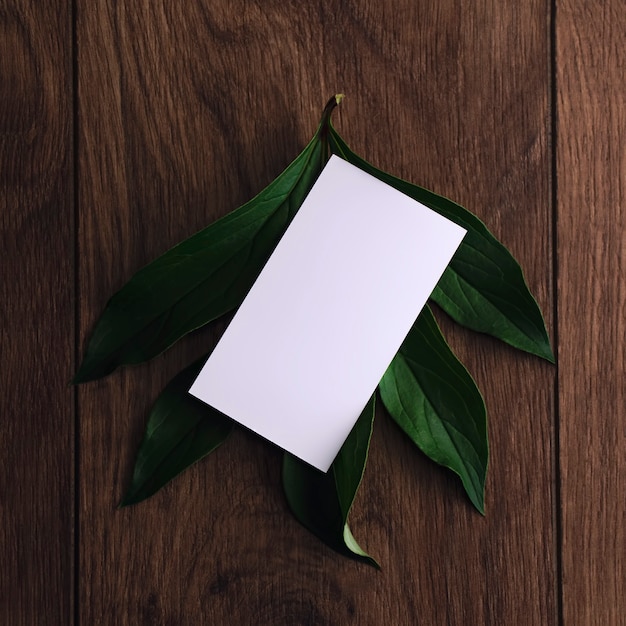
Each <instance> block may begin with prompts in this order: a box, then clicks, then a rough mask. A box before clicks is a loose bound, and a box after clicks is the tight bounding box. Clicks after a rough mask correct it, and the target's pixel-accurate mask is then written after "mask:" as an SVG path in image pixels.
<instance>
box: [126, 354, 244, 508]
mask: <svg viewBox="0 0 626 626" xmlns="http://www.w3.org/2000/svg"><path fill="white" fill-rule="evenodd" d="M205 361H206V357H205V358H204V359H201V360H200V361H198V362H196V363H194V364H193V365H190V366H189V367H187V368H186V369H184V370H183V371H182V372H181V373H180V374H178V376H176V377H174V378H173V379H172V380H171V381H170V383H169V384H168V385H167V387H165V389H164V390H163V392H162V393H161V395H160V396H159V397H158V399H157V401H156V403H155V405H154V406H153V407H152V411H151V413H150V417H149V418H148V425H147V427H146V433H145V435H144V438H143V441H142V442H141V446H140V448H139V452H138V454H137V461H136V462H135V469H134V472H133V479H132V483H131V486H130V488H129V490H128V492H127V493H126V495H125V497H124V499H123V501H122V503H121V506H127V505H129V504H136V503H137V502H141V501H142V500H145V499H146V498H148V497H150V496H151V495H152V494H154V493H156V492H157V491H158V490H159V489H160V488H161V487H163V486H164V485H165V484H166V483H168V482H169V481H170V480H172V478H174V477H175V476H177V475H178V474H180V472H182V471H183V470H184V469H186V468H188V467H189V466H190V465H193V464H194V463H195V462H196V461H199V460H200V459H201V458H203V457H205V456H206V455H207V454H209V453H210V452H212V451H213V450H215V448H217V447H218V446H219V445H220V444H221V443H222V442H223V441H224V440H225V439H226V437H227V436H228V435H229V433H230V432H231V430H232V428H233V422H232V421H231V420H230V419H228V418H227V417H225V416H224V415H222V414H221V413H219V412H218V411H216V410H215V409H212V408H211V407H209V406H207V405H206V404H204V403H203V402H200V400H197V399H196V398H194V397H193V396H190V395H189V394H188V393H187V390H188V389H189V387H190V386H191V384H192V382H193V381H194V379H195V377H196V376H197V375H198V372H199V371H200V369H201V368H202V365H203V364H204V362H205Z"/></svg>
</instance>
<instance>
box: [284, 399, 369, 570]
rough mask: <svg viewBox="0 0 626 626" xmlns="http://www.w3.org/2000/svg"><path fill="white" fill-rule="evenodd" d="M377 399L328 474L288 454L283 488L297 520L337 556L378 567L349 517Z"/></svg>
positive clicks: (360, 421) (363, 462) (356, 425)
mask: <svg viewBox="0 0 626 626" xmlns="http://www.w3.org/2000/svg"><path fill="white" fill-rule="evenodd" d="M374 406H375V400H374V397H372V398H371V399H370V401H369V402H368V403H367V405H366V407H365V409H364V410H363V412H362V413H361V416H360V417H359V419H358V420H357V422H356V424H355V426H354V428H353V429H352V431H351V432H350V435H349V436H348V438H347V439H346V441H345V443H344V444H343V446H342V447H341V450H340V451H339V453H338V454H337V457H336V458H335V460H334V461H333V464H332V465H331V467H330V469H329V470H328V472H326V473H323V472H320V471H319V470H318V469H316V468H314V467H312V466H311V465H308V464H307V463H305V462H304V461H300V460H299V459H297V458H296V457H294V456H292V455H290V454H286V455H285V457H284V461H283V486H284V489H285V494H286V496H287V501H288V502H289V506H290V507H291V510H292V511H293V513H294V515H295V516H296V518H297V519H298V520H299V521H300V522H301V523H302V524H303V525H304V526H306V527H307V528H308V529H309V530H310V531H311V532H313V533H314V534H316V535H317V536H318V537H319V538H320V539H321V540H322V541H324V542H325V543H326V544H327V545H328V546H329V547H331V548H332V549H333V550H336V551H337V552H339V553H341V554H344V555H347V556H350V557H352V558H355V559H359V560H362V561H365V562H367V563H369V564H370V565H373V566H374V567H378V564H377V563H376V561H375V560H374V559H373V558H372V557H371V556H369V555H368V554H367V553H366V552H364V551H363V549H362V548H361V547H360V546H359V545H358V543H357V542H356V540H355V539H354V537H353V536H352V533H351V532H350V528H349V527H348V515H349V513H350V508H351V507H352V503H353V501H354V497H355V496H356V493H357V490H358V488H359V485H360V483H361V479H362V477H363V472H364V471H365V463H366V461H367V452H368V449H369V442H370V437H371V435H372V426H373V423H374Z"/></svg>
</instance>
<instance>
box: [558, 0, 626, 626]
mask: <svg viewBox="0 0 626 626" xmlns="http://www.w3.org/2000/svg"><path fill="white" fill-rule="evenodd" d="M561 5H562V6H560V7H559V20H558V21H557V42H558V48H557V59H558V61H559V62H558V78H557V80H558V83H557V84H558V85H559V94H558V95H559V99H558V109H559V140H558V150H557V157H558V168H557V174H558V185H559V186H558V189H559V192H558V198H559V204H558V210H557V217H558V221H557V225H558V227H557V233H558V249H557V250H558V253H557V261H558V268H559V269H558V285H559V298H558V306H559V321H558V326H559V337H560V342H559V357H560V373H559V406H560V420H559V422H560V443H561V447H560V449H561V454H560V464H561V472H562V488H561V494H562V497H561V515H562V528H563V531H562V532H563V548H562V554H563V584H562V590H563V609H564V610H563V615H564V623H565V624H575V623H580V624H623V623H626V611H625V609H626V425H625V422H624V417H625V416H626V393H625V390H626V380H625V375H626V151H625V150H624V146H625V145H626V83H625V81H624V77H625V76H626V63H625V62H624V58H623V54H622V51H623V50H624V49H625V48H626V20H625V19H624V9H625V8H626V6H625V5H624V3H623V2H618V1H614V2H607V3H606V4H603V5H602V6H601V7H596V8H598V9H600V10H595V8H594V7H592V6H591V5H587V4H586V3H584V2H582V3H579V2H575V1H573V0H570V1H563V2H562V3H561Z"/></svg>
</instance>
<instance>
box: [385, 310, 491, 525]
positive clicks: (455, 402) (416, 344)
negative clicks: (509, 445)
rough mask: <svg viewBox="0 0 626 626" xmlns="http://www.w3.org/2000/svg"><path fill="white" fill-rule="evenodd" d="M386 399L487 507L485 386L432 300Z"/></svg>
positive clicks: (391, 377)
mask: <svg viewBox="0 0 626 626" xmlns="http://www.w3.org/2000/svg"><path fill="white" fill-rule="evenodd" d="M379 390H380V395H381V399H382V401H383V404H384V405H385V407H386V409H387V411H389V414H390V415H391V416H392V417H393V419H394V420H395V421H396V422H397V423H398V425H399V426H400V428H402V430H403V431H404V432H405V433H406V434H407V435H408V436H409V437H410V438H411V440H412V441H413V442H414V443H415V444H416V445H417V446H418V447H419V448H420V449H421V450H422V451H423V452H424V453H425V454H426V455H427V456H429V457H430V458H431V459H432V460H433V461H436V462H437V463H440V464H441V465H444V466H445V467H448V468H450V469H451V470H453V471H454V472H456V473H457V474H458V475H459V476H460V477H461V480H462V482H463V486H464V487H465V490H466V491H467V495H468V496H469V498H470V500H471V501H472V503H473V504H474V506H475V507H476V508H477V509H478V510H479V511H480V512H481V513H484V492H485V478H486V474H487V461H488V457H489V449H488V443H487V414H486V411H485V404H484V402H483V399H482V396H481V395H480V391H479V390H478V388H477V387H476V383H475V382H474V380H473V379H472V377H471V376H470V375H469V373H468V372H467V370H466V369H465V368H464V367H463V365H462V364H461V363H460V362H459V360H458V359H457V358H456V356H455V355H454V354H453V352H452V351H451V350H450V347H449V346H448V344H447V343H446V340H445V339H444V338H443V336H442V335H441V331H440V330H439V327H438V326H437V322H436V321H435V318H434V317H433V314H432V313H431V311H430V308H429V307H428V305H426V306H425V307H424V309H423V310H422V312H421V314H420V316H419V317H418V319H417V321H416V322H415V324H414V325H413V328H411V330H410V331H409V334H408V335H407V337H406V339H405V341H404V343H403V344H402V346H401V347H400V350H399V351H398V354H397V355H396V356H395V357H394V359H393V361H392V362H391V365H390V366H389V368H388V369H387V371H386V372H385V375H384V376H383V378H382V380H381V381H380V384H379Z"/></svg>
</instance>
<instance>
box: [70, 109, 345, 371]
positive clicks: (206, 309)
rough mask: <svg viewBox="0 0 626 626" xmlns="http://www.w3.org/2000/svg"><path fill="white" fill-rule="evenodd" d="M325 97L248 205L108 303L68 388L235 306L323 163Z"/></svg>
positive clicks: (139, 357) (138, 358)
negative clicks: (278, 170) (286, 159)
mask: <svg viewBox="0 0 626 626" xmlns="http://www.w3.org/2000/svg"><path fill="white" fill-rule="evenodd" d="M339 101H340V97H339V96H336V97H335V98H332V99H331V100H330V102H329V103H328V105H327V106H326V109H325V110H324V114H323V116H322V122H321V123H320V126H319V128H318V130H317V132H316V133H315V135H314V137H313V139H312V140H311V141H310V143H309V144H308V145H307V147H306V148H305V149H304V150H303V151H302V153H301V154H300V155H299V156H298V157H297V158H296V159H295V160H294V161H293V162H292V163H291V164H290V165H289V166H288V167H287V169H285V170H284V171H283V173H282V174H280V175H279V176H278V178H276V179H275V180H274V181H273V182H272V183H270V184H269V185H268V186H267V187H266V188H265V189H264V190H263V191H261V193H259V194H258V195H257V196H256V197H255V198H253V199H252V200H250V201H249V202H247V203H246V204H244V205H243V206H241V207H239V208H238V209H236V210H235V211H232V212H231V213H229V214H228V215H226V216H225V217H223V218H221V219H220V220H218V221H216V222H214V223H213V224H211V225H210V226H208V227H207V228H205V229H204V230H201V231H200V232H198V233H196V234H195V235H193V236H192V237H190V238H189V239H187V240H185V241H183V242H182V243H180V244H178V245H177V246H175V247H174V248H172V249H171V250H169V251H168V252H166V253H165V254H164V255H163V256H161V257H159V258H158V259H157V260H155V261H153V262H152V263H150V264H149V265H147V266H146V267H144V268H143V269H141V270H139V271H138V272H137V273H136V274H135V275H134V276H133V277H132V278H131V279H130V281H129V282H128V283H127V284H126V285H125V286H124V287H123V288H122V289H121V290H120V291H118V292H117V293H116V294H115V295H114V296H113V297H112V298H111V299H110V300H109V302H108V304H107V306H106V308H105V310H104V312H103V314H102V316H101V318H100V319H99V321H98V323H97V325H96V327H95V329H94V331H93V334H92V336H91V339H90V341H89V344H88V347H87V351H86V355H85V357H84V360H83V362H82V364H81V366H80V369H79V371H78V373H77V374H76V376H75V377H74V380H73V382H74V383H83V382H87V381H89V380H94V379H96V378H100V377H102V376H106V375H107V374H110V373H111V372H112V371H113V370H115V369H116V368H117V367H118V366H120V365H125V364H133V363H141V362H143V361H146V360H148V359H151V358H153V357H154V356H156V355H158V354H160V353H161V352H163V350H165V349H166V348H168V347H169V346H171V345H172V344H173V343H174V342H175V341H177V340H178V339H180V338H181V337H182V336H184V335H186V334H187V333H189V332H190V331H192V330H195V329H196V328H199V327H200V326H203V325H204V324H207V323H208V322H210V321H212V320H214V319H216V318H217V317H219V316H220V315H223V314H224V313H226V312H228V311H230V310H232V309H234V308H235V307H237V306H239V304H240V303H241V301H242V300H243V298H244V297H245V295H246V294H247V293H248V291H249V289H250V287H251V286H252V284H253V283H254V281H255V280H256V277H257V276H258V274H259V273H260V271H261V269H262V268H263V266H264V265H265V262H266V261H267V259H268V258H269V256H270V254H271V253H272V251H273V250H274V248H275V246H276V244H277V243H278V241H279V239H280V238H281V236H282V235H283V233H284V232H285V229H286V228H287V226H288V225H289V223H290V222H291V220H292V218H293V217H294V215H295V214H296V212H297V211H298V209H299V208H300V205H301V204H302V202H303V201H304V198H305V197H306V195H307V194H308V192H309V190H310V189H311V187H312V186H313V183H314V182H315V181H316V180H317V177H318V176H319V173H320V172H321V170H322V169H323V167H324V165H325V163H326V161H327V158H328V157H327V145H326V131H327V124H328V120H329V116H330V113H331V111H332V109H333V108H334V106H336V104H337V103H338V102H339Z"/></svg>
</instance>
